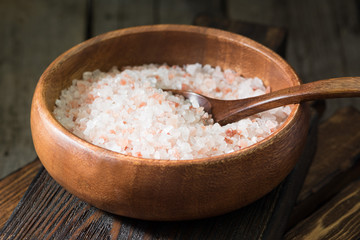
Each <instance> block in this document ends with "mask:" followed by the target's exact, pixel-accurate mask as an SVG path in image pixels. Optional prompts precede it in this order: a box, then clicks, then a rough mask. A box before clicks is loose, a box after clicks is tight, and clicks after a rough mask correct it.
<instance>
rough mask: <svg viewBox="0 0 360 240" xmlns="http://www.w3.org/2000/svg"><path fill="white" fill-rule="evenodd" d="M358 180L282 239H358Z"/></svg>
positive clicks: (359, 209)
mask: <svg viewBox="0 0 360 240" xmlns="http://www.w3.org/2000/svg"><path fill="white" fill-rule="evenodd" d="M359 238H360V181H355V182H353V183H352V184H350V185H349V186H348V187H347V188H345V189H344V190H343V191H341V192H340V193H339V194H338V195H336V196H335V197H334V198H333V199H332V200H331V201H330V202H328V203H327V204H326V205H325V206H323V207H322V208H321V209H319V210H318V211H316V212H315V213H314V214H313V215H311V216H310V217H309V218H307V219H305V220H304V221H302V222H301V223H299V224H298V225H297V226H296V227H294V228H293V229H291V230H290V231H289V232H288V233H287V234H286V235H285V238H284V239H292V240H295V239H312V240H315V239H327V240H331V239H334V240H335V239H336V240H339V239H344V240H345V239H346V240H348V239H359Z"/></svg>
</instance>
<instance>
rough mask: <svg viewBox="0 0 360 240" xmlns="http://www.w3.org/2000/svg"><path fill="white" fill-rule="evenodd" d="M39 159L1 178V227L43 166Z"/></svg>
mask: <svg viewBox="0 0 360 240" xmlns="http://www.w3.org/2000/svg"><path fill="white" fill-rule="evenodd" d="M41 166H42V165H41V163H40V161H39V159H36V160H35V161H33V162H31V163H29V164H27V165H26V166H25V167H23V168H21V169H20V170H18V171H16V172H14V173H12V174H11V175H9V176H7V177H6V178H4V179H2V180H0V229H1V228H2V227H3V226H4V224H5V222H6V221H7V220H8V219H9V217H10V215H11V213H12V212H13V211H14V209H15V207H16V205H17V204H18V203H19V201H20V199H21V198H22V197H23V196H24V193H25V191H26V189H27V188H28V187H29V185H30V183H31V181H32V180H33V179H34V177H35V176H36V174H37V173H38V172H39V170H40V168H41Z"/></svg>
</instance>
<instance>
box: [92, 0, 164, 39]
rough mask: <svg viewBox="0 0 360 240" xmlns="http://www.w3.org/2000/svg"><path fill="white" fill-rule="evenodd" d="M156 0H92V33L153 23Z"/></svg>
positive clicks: (96, 33) (97, 33)
mask: <svg viewBox="0 0 360 240" xmlns="http://www.w3.org/2000/svg"><path fill="white" fill-rule="evenodd" d="M156 2H157V1H156V0H150V1H149V0H132V1H127V0H108V1H106V2H104V1H101V0H93V8H92V9H93V34H94V35H99V34H101V33H105V32H108V31H112V30H116V29H120V28H125V27H133V26H139V25H149V24H155V20H156V18H157V16H155V14H157V12H156V11H155V10H154V8H155V7H156Z"/></svg>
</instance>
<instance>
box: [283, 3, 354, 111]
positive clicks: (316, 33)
mask: <svg viewBox="0 0 360 240" xmlns="http://www.w3.org/2000/svg"><path fill="white" fill-rule="evenodd" d="M356 9H357V8H356V6H355V1H327V0H320V1H315V2H314V1H311V0H306V1H289V2H288V16H289V20H288V22H289V29H290V31H291V32H290V33H289V45H288V55H287V57H288V61H289V63H290V64H291V65H292V66H294V68H295V70H296V71H297V72H298V73H299V74H300V77H301V78H302V79H303V81H305V82H310V81H314V80H320V79H325V78H333V77H340V76H356V75H359V74H360V72H359V67H358V64H356V63H358V62H359V61H360V35H359V34H358V30H357V27H356V24H357V26H358V23H356V22H357V18H358V14H359V13H358V12H357V11H356ZM344 19H345V20H344ZM354 63H355V64H354ZM355 65H356V66H355ZM348 105H352V106H354V107H356V108H357V109H360V99H359V98H346V99H333V100H327V106H328V107H327V110H326V112H325V113H324V118H328V117H330V116H332V115H333V114H334V113H335V112H336V110H337V109H340V108H342V107H345V106H348Z"/></svg>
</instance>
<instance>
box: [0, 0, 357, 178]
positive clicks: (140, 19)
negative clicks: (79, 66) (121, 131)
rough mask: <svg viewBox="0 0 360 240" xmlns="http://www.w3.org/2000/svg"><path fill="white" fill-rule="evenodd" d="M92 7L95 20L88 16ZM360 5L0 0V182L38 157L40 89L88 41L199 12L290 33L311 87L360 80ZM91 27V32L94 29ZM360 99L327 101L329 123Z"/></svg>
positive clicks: (292, 55) (186, 20)
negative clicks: (60, 60)
mask: <svg viewBox="0 0 360 240" xmlns="http://www.w3.org/2000/svg"><path fill="white" fill-rule="evenodd" d="M87 2H91V3H92V6H93V8H92V9H93V10H92V16H93V19H92V20H93V21H92V22H91V23H90V22H89V21H86V20H89V18H87V14H86V9H87ZM359 5H360V4H359V1H358V0H349V1H337V0H330V1H328V0H321V1H311V0H306V1H296V0H292V1H284V0H268V1H265V2H264V1H261V0H242V1H237V0H211V1H206V0H196V1H192V0H186V1H183V0H174V1H166V0H151V1H142V0H136V1H125V0H119V1H115V0H107V1H100V0H93V1H91V0H88V1H85V0H80V1H68V0H66V1H53V0H51V1H47V0H35V1H31V3H30V2H29V1H24V0H3V1H0V31H1V33H2V37H1V39H0V111H1V113H2V114H0V132H2V135H1V137H0V178H1V177H3V176H6V175H7V174H9V173H10V172H11V171H14V170H15V169H17V168H19V167H21V166H24V165H25V164H26V163H27V162H29V161H31V160H32V159H33V158H34V157H35V152H34V149H33V146H32V141H31V136H30V129H29V113H30V103H31V97H32V94H33V91H34V87H35V84H36V82H37V80H38V78H39V76H40V74H41V73H42V71H43V70H44V69H45V67H46V66H47V65H48V64H49V63H50V62H51V61H52V60H53V59H54V58H55V57H56V56H58V55H59V54H60V53H62V52H63V51H64V50H66V49H68V48H70V47H71V46H73V45H75V44H76V43H78V42H81V41H83V40H84V39H85V38H86V37H87V36H88V35H87V34H86V33H87V32H88V29H91V31H90V32H91V33H92V34H95V35H96V34H100V33H103V32H106V31H110V30H114V29H117V28H122V27H129V26H135V25H140V24H141V25H142V24H156V23H183V24H191V23H193V19H194V17H195V16H197V14H199V13H202V12H206V13H210V14H212V15H214V16H224V15H225V16H227V17H229V18H231V19H233V20H234V21H235V20H239V21H245V22H253V23H263V24H267V25H275V26H281V27H285V28H286V29H288V32H289V35H288V39H287V41H288V43H289V44H288V47H287V57H288V60H289V62H290V64H291V65H292V66H293V67H294V68H295V70H296V71H297V72H298V73H299V74H300V76H301V77H302V79H303V80H304V81H306V82H308V81H313V80H318V79H322V78H327V77H340V76H350V75H352V76H355V75H360V68H359V67H358V66H359V64H358V63H359V62H360V34H359V29H360V23H359V22H360V21H359V11H360V10H359V8H360V7H359ZM88 25H89V26H88ZM359 101H360V100H359V99H358V98H357V99H341V100H329V101H328V102H329V104H328V110H327V111H326V113H325V117H327V116H330V115H331V114H332V113H333V112H335V111H336V109H338V108H340V107H342V106H345V105H349V104H352V105H353V106H355V107H357V108H358V109H360V107H359V106H360V102H359Z"/></svg>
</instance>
